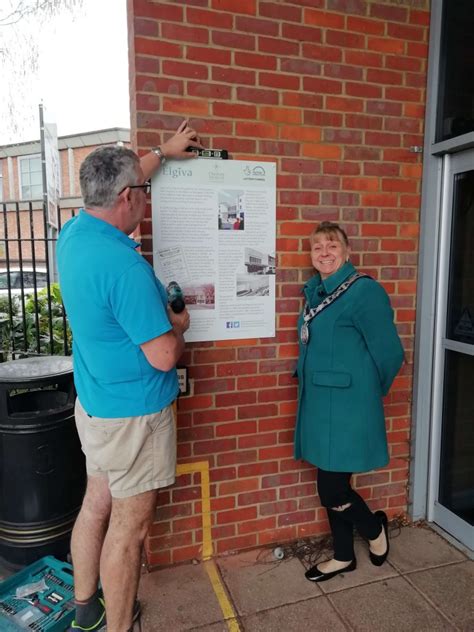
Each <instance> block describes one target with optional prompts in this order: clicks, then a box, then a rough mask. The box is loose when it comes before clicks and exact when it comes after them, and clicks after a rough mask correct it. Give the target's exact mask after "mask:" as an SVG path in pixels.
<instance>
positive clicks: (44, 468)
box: [0, 356, 86, 566]
mask: <svg viewBox="0 0 474 632" xmlns="http://www.w3.org/2000/svg"><path fill="white" fill-rule="evenodd" d="M74 400H75V390H74V382H73V375H72V359H71V358H70V357H64V356H46V357H35V358H27V359H24V360H14V361H12V362H5V363H3V364H0V558H1V559H2V560H3V562H5V563H7V564H10V565H11V566H23V565H25V564H30V563H31V562H34V561H35V560H37V559H39V558H41V557H43V556H44V555H54V556H56V557H58V558H59V559H65V558H66V557H67V554H68V552H69V544H70V538H71V531H72V527H73V525H74V521H75V518H76V516H77V513H78V511H79V509H80V506H81V502H82V497H83V495H84V491H85V485H86V469H85V459H84V455H83V453H82V451H81V446H80V442H79V437H78V435H77V430H76V426H75V423H74Z"/></svg>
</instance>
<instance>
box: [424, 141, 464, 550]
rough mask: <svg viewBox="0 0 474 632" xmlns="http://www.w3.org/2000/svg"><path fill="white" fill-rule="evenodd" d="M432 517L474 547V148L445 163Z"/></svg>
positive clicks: (437, 326) (434, 418) (431, 486)
mask: <svg viewBox="0 0 474 632" xmlns="http://www.w3.org/2000/svg"><path fill="white" fill-rule="evenodd" d="M436 323H437V325H436V334H435V335H436V340H435V348H436V351H435V365H434V380H433V420H432V421H433V426H432V437H431V438H432V441H431V468H430V490H429V495H430V498H429V500H430V502H429V514H428V519H429V520H431V521H433V522H435V523H436V524H438V525H439V526H440V527H442V528H443V529H444V530H445V531H447V532H448V533H450V534H451V535H452V536H453V537H455V538H456V539H457V540H459V541H460V542H462V543H463V544H464V545H465V546H467V547H468V548H469V549H471V550H474V150H469V151H465V152H461V153H459V154H456V155H454V156H450V155H446V156H445V158H444V173H443V199H442V224H441V231H440V257H439V267H438V301H437V314H436Z"/></svg>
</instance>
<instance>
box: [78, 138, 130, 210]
mask: <svg viewBox="0 0 474 632" xmlns="http://www.w3.org/2000/svg"><path fill="white" fill-rule="evenodd" d="M139 165H140V161H139V159H138V156H137V155H136V153H135V152H133V151H132V150H131V149H128V148H127V147H118V146H117V145H113V146H107V147H99V148H98V149H95V150H94V151H93V152H92V153H90V154H89V155H88V156H87V158H86V159H85V160H84V162H83V163H82V165H81V168H80V171H79V181H80V183H81V192H82V197H83V200H84V206H86V207H97V208H104V209H111V208H112V207H113V206H114V204H115V202H116V199H117V196H118V194H119V193H120V192H121V191H123V189H125V188H126V187H127V186H130V185H134V184H137V183H138V167H139Z"/></svg>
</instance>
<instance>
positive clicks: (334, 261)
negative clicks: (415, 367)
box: [295, 222, 404, 582]
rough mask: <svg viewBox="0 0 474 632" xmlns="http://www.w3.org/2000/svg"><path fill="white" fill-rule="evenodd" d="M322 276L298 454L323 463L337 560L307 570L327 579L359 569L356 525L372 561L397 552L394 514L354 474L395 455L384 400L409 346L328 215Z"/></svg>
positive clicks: (302, 356) (309, 314)
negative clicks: (375, 504) (359, 486)
mask: <svg viewBox="0 0 474 632" xmlns="http://www.w3.org/2000/svg"><path fill="white" fill-rule="evenodd" d="M310 244H311V260H312V263H313V266H314V268H315V269H316V272H317V273H316V274H315V275H314V276H313V277H312V278H311V279H310V280H309V281H308V283H306V285H305V286H304V288H303V293H304V296H305V299H306V304H305V309H304V310H303V313H302V314H301V316H300V319H299V322H298V332H299V338H300V350H299V360H298V368H297V374H298V380H299V401H298V415H297V423H296V430H295V458H297V459H300V458H303V459H305V460H306V461H309V462H310V463H312V464H313V465H316V466H317V467H318V476H317V482H318V493H319V496H320V500H321V504H322V505H323V506H324V507H326V510H327V513H328V519H329V524H330V527H331V532H332V536H333V545H334V557H333V558H332V559H330V560H328V561H326V562H323V563H321V564H319V565H317V566H314V567H313V568H311V569H309V570H308V571H307V572H306V577H307V579H309V580H311V581H316V582H321V581H326V580H328V579H331V578H332V577H334V576H335V575H338V574H339V573H342V572H349V571H352V570H355V568H356V565H357V562H356V558H355V555H354V548H353V527H354V526H355V527H356V528H357V530H358V531H359V533H360V534H361V535H362V536H363V537H364V538H365V539H366V540H368V542H369V554H370V559H371V561H372V563H373V564H375V565H376V566H380V565H381V564H383V562H384V561H385V559H386V558H387V555H388V550H389V542H388V531H387V516H386V514H385V513H384V512H383V511H377V512H375V514H374V513H372V512H371V511H370V509H369V507H368V506H367V505H366V503H365V502H364V500H363V499H362V498H361V497H360V496H359V494H357V492H356V491H354V490H353V489H352V487H351V484H350V480H351V476H352V474H353V473H354V472H366V471H369V470H373V469H375V468H378V467H384V466H385V465H387V463H388V461H389V455H388V449H387V436H386V430H385V418H384V412H383V401H382V398H383V396H384V395H386V394H387V393H388V391H389V389H390V386H391V384H392V382H393V380H394V378H395V376H396V374H397V373H398V371H399V369H400V367H401V365H402V362H403V355H404V354H403V347H402V345H401V342H400V338H399V337H398V333H397V330H396V327H395V325H394V322H393V310H392V308H391V306H390V301H389V298H388V296H387V293H386V292H385V290H384V289H383V287H382V286H381V285H380V284H379V283H377V282H376V281H374V280H373V279H372V278H370V277H368V276H366V275H361V274H359V273H357V272H356V270H355V268H354V266H353V265H352V264H351V263H350V261H349V254H350V249H349V242H348V239H347V235H346V233H345V232H344V231H343V230H342V229H341V228H340V227H339V226H338V225H337V224H333V223H331V222H322V223H321V224H320V225H319V226H318V227H317V228H316V229H315V230H314V231H313V232H312V233H311V236H310Z"/></svg>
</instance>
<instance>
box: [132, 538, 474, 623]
mask: <svg viewBox="0 0 474 632" xmlns="http://www.w3.org/2000/svg"><path fill="white" fill-rule="evenodd" d="M285 549H286V552H287V554H288V553H291V550H292V549H290V548H289V547H285ZM295 552H296V553H298V550H297V549H295ZM356 555H357V560H358V567H357V570H356V571H354V572H352V573H347V574H346V575H339V576H337V577H335V578H334V579H332V580H330V581H328V582H325V583H323V584H319V585H315V584H312V583H311V582H309V581H307V580H306V579H305V578H304V570H305V563H307V562H305V560H301V559H299V558H298V557H289V558H288V557H286V558H285V559H284V560H282V561H280V562H278V561H275V560H274V558H273V555H272V551H271V550H270V549H267V550H258V551H249V552H244V553H241V554H238V555H233V556H227V557H222V558H218V559H216V560H213V561H210V562H204V563H199V564H187V565H183V566H175V567H173V568H167V569H163V570H159V571H155V572H152V573H149V574H146V575H144V576H143V577H142V581H141V590H140V598H141V600H142V604H143V621H142V631H143V632H182V631H183V632H184V631H189V630H196V631H202V632H239V631H241V632H307V631H318V630H320V631H322V632H325V631H328V632H329V631H330V632H339V631H341V632H342V631H344V630H354V631H364V632H389V631H391V630H393V631H397V632H400V631H403V632H411V631H413V632H415V631H416V632H421V631H425V630H426V631H428V630H429V631H432V630H443V631H444V630H446V631H447V630H463V631H466V632H467V631H470V632H474V562H472V561H471V560H469V559H468V557H467V556H466V555H464V553H462V552H461V551H459V550H458V549H456V548H454V547H453V546H451V545H450V544H449V543H448V542H447V541H446V540H444V539H443V538H442V537H441V536H439V535H438V534H437V533H435V532H434V531H432V530H431V529H429V528H427V527H409V526H406V527H402V528H401V529H398V528H397V529H395V530H392V532H391V551H390V556H389V559H388V561H387V562H386V563H385V564H384V565H383V566H382V567H379V568H377V567H375V566H373V565H372V564H371V563H370V561H369V558H368V553H367V545H366V544H365V543H364V542H362V541H358V542H357V543H356ZM325 557H326V555H325V554H324V553H323V554H322V555H321V557H320V561H322V560H323V559H324V558H325ZM313 562H314V560H313Z"/></svg>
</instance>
